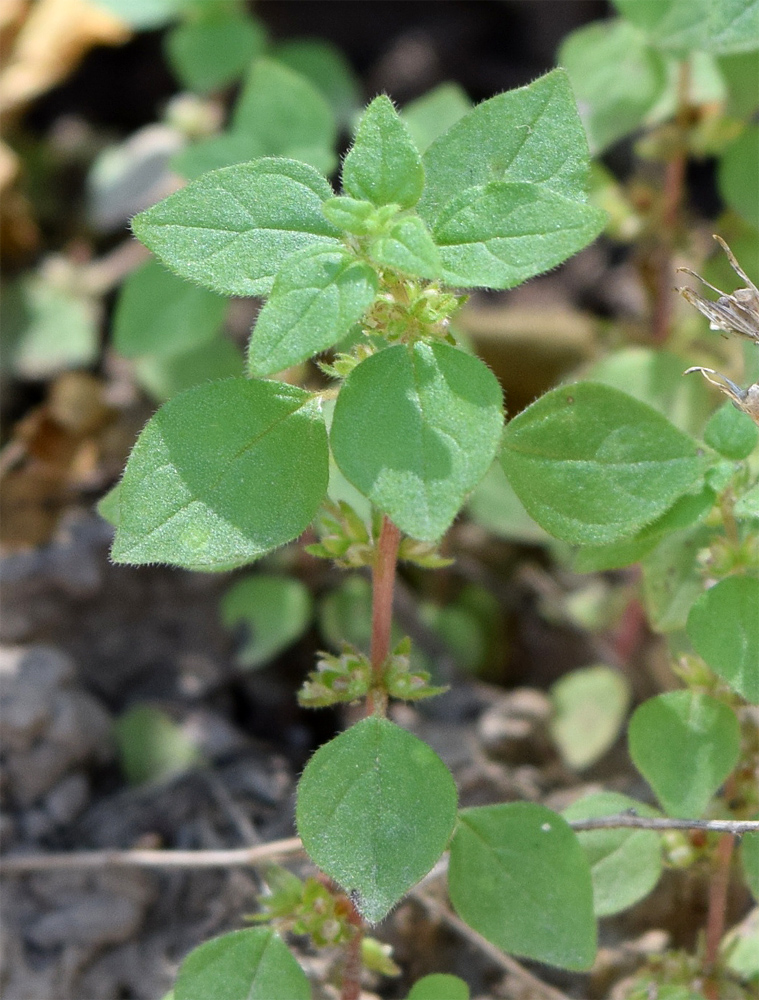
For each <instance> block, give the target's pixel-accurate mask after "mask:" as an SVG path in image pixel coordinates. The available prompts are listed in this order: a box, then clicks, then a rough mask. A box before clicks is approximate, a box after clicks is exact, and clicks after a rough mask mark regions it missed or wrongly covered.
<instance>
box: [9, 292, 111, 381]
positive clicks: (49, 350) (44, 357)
mask: <svg viewBox="0 0 759 1000" xmlns="http://www.w3.org/2000/svg"><path fill="white" fill-rule="evenodd" d="M1 308H2V311H1V312H0V337H1V338H2V340H1V341H0V343H2V368H3V370H4V371H10V372H12V373H13V374H14V375H16V376H18V377H20V378H25V379H46V378H50V377H51V376H52V375H57V374H58V373H59V372H61V371H65V370H67V369H70V368H81V367H84V366H85V365H89V364H91V363H92V362H93V361H94V360H95V358H96V357H97V353H98V324H99V309H98V306H97V303H96V301H95V300H94V299H93V298H91V297H89V296H86V295H81V294H78V293H76V292H74V291H72V290H69V289H68V288H66V287H63V285H62V284H61V283H59V282H57V281H56V280H55V278H54V277H53V276H49V275H46V274H45V273H44V272H43V273H37V274H30V275H26V276H24V277H23V278H19V279H18V280H16V281H11V282H8V284H7V285H4V287H3V295H2V304H1Z"/></svg>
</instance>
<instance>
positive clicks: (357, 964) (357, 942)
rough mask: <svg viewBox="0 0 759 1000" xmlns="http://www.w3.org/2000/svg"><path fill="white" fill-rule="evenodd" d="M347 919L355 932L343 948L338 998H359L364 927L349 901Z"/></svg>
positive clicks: (351, 999)
mask: <svg viewBox="0 0 759 1000" xmlns="http://www.w3.org/2000/svg"><path fill="white" fill-rule="evenodd" d="M349 903H350V908H351V910H350V914H349V917H348V919H349V921H350V923H351V924H352V925H353V926H354V927H355V929H356V933H355V934H354V935H353V937H352V938H351V939H350V941H349V942H348V944H347V945H346V948H345V964H344V965H343V983H342V987H341V989H340V1000H359V997H360V996H361V969H362V967H363V961H362V958H361V942H362V941H363V939H364V934H365V933H366V928H365V927H364V921H363V920H362V919H361V914H360V913H359V912H358V910H357V909H356V907H355V906H354V905H353V903H352V902H350V900H349Z"/></svg>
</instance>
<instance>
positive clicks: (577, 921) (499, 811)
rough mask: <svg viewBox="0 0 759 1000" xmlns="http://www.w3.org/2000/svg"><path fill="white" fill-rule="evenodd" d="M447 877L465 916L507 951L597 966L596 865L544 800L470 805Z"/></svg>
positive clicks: (455, 840) (549, 960)
mask: <svg viewBox="0 0 759 1000" xmlns="http://www.w3.org/2000/svg"><path fill="white" fill-rule="evenodd" d="M448 882H449V888H450V894H451V902H452V903H453V906H454V908H455V909H456V912H457V913H458V914H459V916H460V917H462V919H463V920H465V921H466V922H467V923H468V924H469V926H470V927H473V928H474V929H475V930H476V931H479V932H480V934H482V935H483V937H486V938H487V939H488V941H491V942H492V943H493V944H494V945H496V946H497V947H498V948H501V949H502V950H503V951H507V952H511V953H514V954H517V955H523V956H524V957H525V958H532V959H535V960H537V961H539V962H546V963H548V964H549V965H558V966H560V967H562V968H566V969H588V968H590V966H591V965H592V964H593V959H594V957H595V953H596V926H595V920H594V918H593V888H592V883H591V875H590V866H589V864H588V861H587V859H586V857H585V853H584V851H583V849H582V847H581V846H580V843H579V841H578V839H577V837H576V835H575V834H574V833H573V832H572V830H571V828H570V827H569V825H568V824H567V822H566V821H565V820H563V819H562V818H561V817H560V816H558V815H557V814H556V813H554V812H551V810H550V809H546V808H545V806H540V805H535V804H534V803H528V802H515V803H510V804H508V805H497V806H480V807H478V808H475V809H464V810H463V811H462V812H461V813H460V817H459V824H458V827H457V829H456V833H455V834H454V837H453V841H452V842H451V861H450V868H449V872H448Z"/></svg>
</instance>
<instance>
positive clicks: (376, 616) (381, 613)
mask: <svg viewBox="0 0 759 1000" xmlns="http://www.w3.org/2000/svg"><path fill="white" fill-rule="evenodd" d="M400 541H401V533H400V531H399V529H398V528H396V526H395V525H394V524H393V522H392V521H391V520H390V518H389V517H385V516H383V518H382V529H381V531H380V536H379V540H378V542H377V549H376V551H375V554H374V566H373V568H372V647H371V662H372V673H373V675H374V680H375V681H379V680H380V679H381V677H382V668H383V666H384V664H385V661H386V660H387V658H388V656H389V655H390V629H391V626H392V623H393V587H394V585H395V566H396V563H397V560H398V546H399V544H400ZM376 698H377V695H376V694H374V695H372V694H370V696H369V698H368V699H367V701H368V704H367V711H368V714H371V713H372V712H373V711H374V710H375V708H380V709H382V710H383V711H384V707H385V706H384V705H382V704H377V702H376ZM385 702H387V698H385Z"/></svg>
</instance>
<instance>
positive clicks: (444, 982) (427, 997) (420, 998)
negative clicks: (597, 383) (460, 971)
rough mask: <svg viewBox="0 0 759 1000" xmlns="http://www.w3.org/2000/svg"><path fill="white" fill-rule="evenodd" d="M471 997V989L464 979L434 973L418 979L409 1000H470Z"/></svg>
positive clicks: (442, 973)
mask: <svg viewBox="0 0 759 1000" xmlns="http://www.w3.org/2000/svg"><path fill="white" fill-rule="evenodd" d="M469 997H470V993H469V987H468V986H467V984H466V983H465V982H464V980H463V979H459V977H458V976H450V975H448V974H447V973H445V972H433V973H432V975H430V976H423V977H422V978H421V979H417V981H416V982H415V983H414V985H413V986H412V987H411V992H410V993H409V995H408V1000H469Z"/></svg>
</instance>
